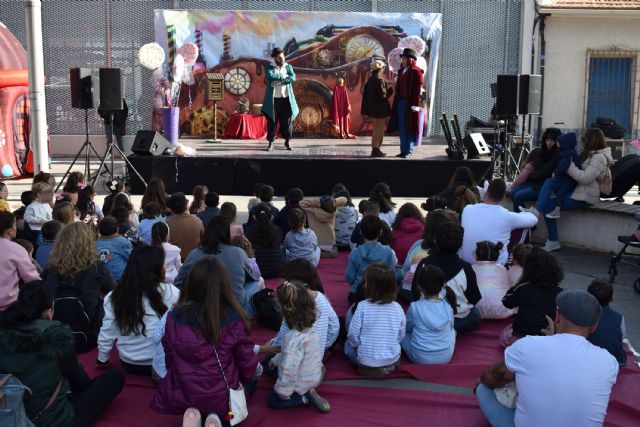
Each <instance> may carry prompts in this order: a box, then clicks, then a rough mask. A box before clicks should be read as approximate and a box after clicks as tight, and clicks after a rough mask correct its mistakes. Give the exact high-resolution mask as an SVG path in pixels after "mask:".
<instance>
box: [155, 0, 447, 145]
mask: <svg viewBox="0 0 640 427" xmlns="http://www.w3.org/2000/svg"><path fill="white" fill-rule="evenodd" d="M171 26H173V27H171ZM167 28H171V29H172V30H173V31H171V32H170V33H169V34H172V35H170V36H168V32H167ZM441 33H442V28H441V14H435V13H434V14H429V13H346V12H345V13H343V12H253V11H212V10H189V11H175V10H156V12H155V34H156V41H157V42H158V43H159V44H160V45H161V46H163V48H164V49H165V51H166V52H167V55H166V57H167V58H170V57H172V53H171V50H170V49H169V46H170V45H171V46H172V49H173V50H174V51H175V49H176V48H179V47H180V46H182V45H184V44H186V43H195V44H197V45H198V46H199V48H200V55H199V56H198V59H197V61H196V63H195V65H194V66H193V67H187V69H186V72H185V73H184V76H183V77H182V81H183V83H182V85H181V89H180V94H179V102H178V103H179V106H180V107H181V112H180V127H181V131H182V133H183V134H190V135H203V136H204V135H209V134H212V133H213V123H214V119H213V111H212V105H210V104H207V102H206V99H205V92H206V88H207V81H206V73H214V72H215V73H221V74H223V75H224V101H222V102H220V103H218V117H217V118H218V135H221V134H222V132H223V130H224V128H225V126H226V123H227V120H228V118H229V117H230V116H231V114H233V113H234V112H236V111H237V108H238V101H240V100H241V99H243V98H246V99H248V101H249V103H250V104H251V106H253V105H254V104H261V103H262V99H263V95H264V89H265V66H266V65H267V64H268V63H269V62H270V61H271V58H270V52H271V50H272V49H273V47H276V46H277V47H280V48H282V49H284V51H285V55H286V58H287V62H289V63H290V64H291V65H292V66H293V67H294V70H295V72H296V77H297V81H296V83H295V84H294V90H295V94H296V99H297V101H298V105H299V106H300V114H299V116H298V118H297V119H296V121H295V123H294V127H295V132H296V133H297V134H298V135H303V136H329V135H330V134H331V119H330V117H329V110H330V106H331V95H332V90H333V88H334V87H335V85H336V79H337V78H338V77H339V76H343V77H345V81H346V86H347V92H348V96H349V101H350V103H351V107H352V114H351V129H350V131H351V133H354V134H360V135H362V134H366V133H367V132H368V131H369V130H370V123H368V121H367V118H366V117H361V116H360V105H361V99H362V91H363V88H364V84H365V83H366V81H367V79H368V77H369V73H370V71H369V66H370V63H371V57H372V56H375V57H383V58H388V59H389V61H390V63H391V64H392V65H393V64H395V63H396V62H397V61H398V60H399V58H398V57H397V52H398V49H397V48H398V43H399V41H400V40H402V39H406V38H407V37H410V36H414V37H412V39H416V38H420V39H422V41H424V44H425V45H426V46H427V48H426V49H425V52H424V53H423V54H422V57H423V58H424V60H421V61H422V62H423V64H424V65H425V68H426V73H425V79H424V81H425V88H424V89H425V96H424V98H425V102H424V104H423V105H424V107H425V108H427V111H428V114H427V120H426V121H427V123H426V126H425V128H426V134H429V132H430V129H431V111H432V108H431V107H432V105H433V97H434V92H435V82H436V72H437V69H438V51H439V46H440V36H441ZM418 41H419V42H420V43H422V42H421V41H420V40H418ZM394 49H395V51H394ZM390 54H391V56H389V55H390ZM168 70H169V67H168V65H167V64H166V63H165V66H164V72H161V73H162V74H164V75H167V71H168ZM159 74H160V73H159ZM386 78H387V80H393V79H394V78H395V75H394V74H393V73H392V72H388V73H387V76H386ZM161 106H162V105H161V104H159V105H158V104H157V105H156V107H161ZM158 117H159V115H157V114H154V126H156V127H157V126H159V123H158V122H157V118H158Z"/></svg>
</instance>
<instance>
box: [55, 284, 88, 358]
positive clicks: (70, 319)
mask: <svg viewBox="0 0 640 427" xmlns="http://www.w3.org/2000/svg"><path fill="white" fill-rule="evenodd" d="M53 320H58V321H60V322H62V323H64V324H65V325H67V326H68V327H69V329H71V332H72V333H73V339H74V341H75V348H76V352H78V353H85V352H87V351H89V350H91V349H92V348H94V347H95V346H96V333H95V330H94V328H93V324H92V323H91V320H90V319H89V315H88V314H87V312H86V311H85V309H84V304H82V301H81V300H80V291H79V290H78V288H77V287H76V285H75V283H68V282H67V280H66V279H65V280H63V281H62V283H61V284H60V285H58V288H57V290H56V295H55V299H54V301H53Z"/></svg>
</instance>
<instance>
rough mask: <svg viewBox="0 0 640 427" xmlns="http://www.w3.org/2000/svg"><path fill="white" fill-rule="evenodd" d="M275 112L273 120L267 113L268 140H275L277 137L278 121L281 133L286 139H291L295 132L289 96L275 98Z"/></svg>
mask: <svg viewBox="0 0 640 427" xmlns="http://www.w3.org/2000/svg"><path fill="white" fill-rule="evenodd" d="M273 114H274V116H275V117H274V118H273V120H272V119H271V117H269V116H267V115H265V117H266V118H267V141H269V142H273V140H274V139H276V123H278V124H279V125H280V134H282V137H283V138H284V140H285V141H289V140H290V139H291V133H292V132H293V120H291V114H292V113H291V103H290V102H289V98H273Z"/></svg>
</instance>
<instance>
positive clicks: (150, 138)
mask: <svg viewBox="0 0 640 427" xmlns="http://www.w3.org/2000/svg"><path fill="white" fill-rule="evenodd" d="M172 148H173V145H172V144H171V143H170V142H169V141H167V140H166V139H165V138H164V137H163V136H162V135H160V134H159V133H158V132H156V131H154V130H139V131H138V133H137V134H136V139H135V140H134V141H133V145H132V146H131V152H132V153H134V154H139V155H141V156H159V155H161V154H164V153H165V151H166V150H168V149H169V150H170V149H172Z"/></svg>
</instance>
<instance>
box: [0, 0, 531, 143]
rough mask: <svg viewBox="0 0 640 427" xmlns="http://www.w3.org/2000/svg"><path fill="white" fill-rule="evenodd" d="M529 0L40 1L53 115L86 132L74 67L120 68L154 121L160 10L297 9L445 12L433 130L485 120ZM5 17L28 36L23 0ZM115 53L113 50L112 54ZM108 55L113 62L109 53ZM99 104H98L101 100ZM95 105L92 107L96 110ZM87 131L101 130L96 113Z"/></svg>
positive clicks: (143, 115)
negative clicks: (146, 63)
mask: <svg viewBox="0 0 640 427" xmlns="http://www.w3.org/2000/svg"><path fill="white" fill-rule="evenodd" d="M521 2H522V0H401V1H399V0H377V1H375V0H43V2H42V20H43V22H42V25H43V33H44V34H43V36H44V59H45V73H46V75H47V83H46V98H47V121H48V124H49V128H50V131H51V133H52V134H57V135H78V134H84V114H83V112H82V111H81V110H74V109H72V108H71V95H70V91H69V68H73V67H85V68H91V69H92V70H94V71H95V73H96V75H94V87H95V88H97V87H98V86H99V85H98V82H97V77H98V76H97V69H98V68H101V67H106V66H107V65H108V64H109V63H110V65H111V66H112V67H116V68H121V69H122V75H123V80H124V93H125V99H126V100H127V103H128V105H129V120H128V123H127V127H128V133H130V134H131V133H135V132H136V131H138V130H139V129H148V128H150V126H151V110H152V90H153V86H152V82H151V72H150V71H149V70H147V69H145V68H143V67H142V66H140V65H139V64H138V61H137V59H136V57H137V52H138V49H139V47H140V46H141V45H143V44H144V43H148V42H151V41H153V40H154V9H171V8H172V7H176V6H177V7H178V8H181V9H217V10H292V11H335V12H371V11H373V10H374V9H375V10H377V11H378V12H420V13H428V12H433V13H442V14H443V17H442V20H443V24H442V25H443V29H442V33H443V35H442V45H441V50H440V64H439V70H438V79H437V82H436V92H435V105H434V108H435V111H434V114H433V118H434V132H435V133H439V132H440V124H439V123H438V120H437V119H438V118H439V117H440V115H441V114H442V113H443V112H444V113H447V114H449V115H452V114H453V113H457V114H458V116H459V117H460V120H461V125H464V122H465V121H466V120H467V119H468V118H469V116H470V115H475V116H478V117H479V118H481V119H486V118H487V116H488V114H489V111H490V110H491V106H492V104H493V101H492V99H491V92H490V89H489V84H490V83H492V82H494V81H495V79H496V75H497V74H515V73H517V72H518V64H519V58H520V31H521V28H520V14H521ZM0 20H1V21H2V22H3V23H4V24H5V25H6V26H7V27H8V28H9V29H10V30H11V31H12V32H13V34H14V35H15V36H16V37H17V38H18V40H20V41H21V42H22V44H23V45H24V46H26V44H27V34H26V28H25V10H24V2H23V1H22V0H2V1H0ZM109 57H110V58H109ZM108 59H110V61H109V60H108ZM96 106H97V105H96ZM94 111H95V110H94ZM89 117H90V119H89V131H90V133H91V134H102V133H103V129H102V124H101V121H100V119H99V118H98V116H97V114H94V113H92V114H90V116H89Z"/></svg>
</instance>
